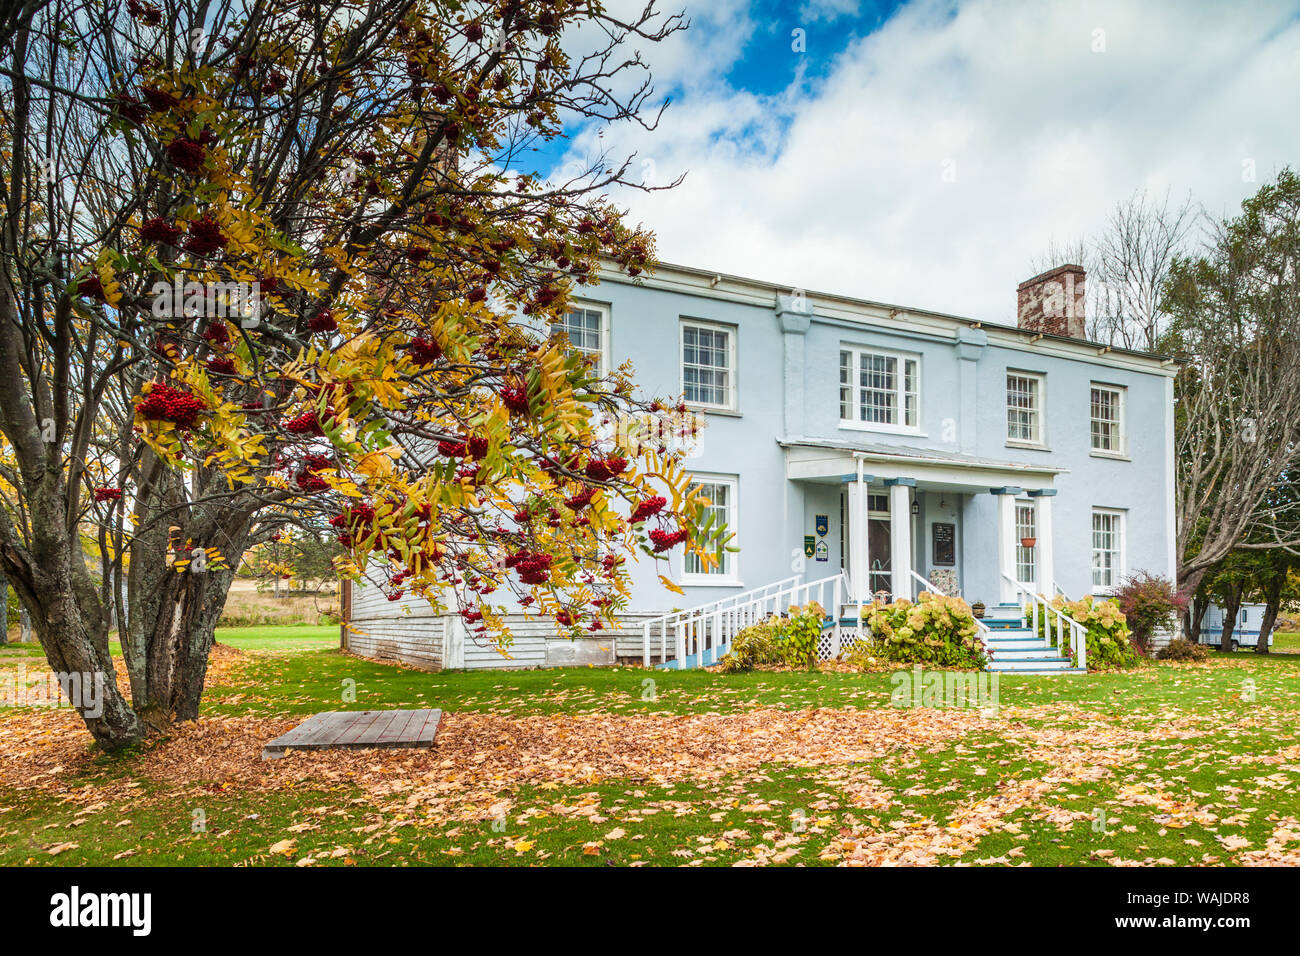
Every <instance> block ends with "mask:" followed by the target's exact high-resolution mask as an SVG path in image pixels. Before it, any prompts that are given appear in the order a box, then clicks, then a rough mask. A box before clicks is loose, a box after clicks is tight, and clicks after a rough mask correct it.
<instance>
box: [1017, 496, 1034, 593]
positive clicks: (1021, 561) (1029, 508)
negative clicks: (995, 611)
mask: <svg viewBox="0 0 1300 956" xmlns="http://www.w3.org/2000/svg"><path fill="white" fill-rule="evenodd" d="M1035 517H1036V516H1035V512H1034V503H1033V502H1032V501H1017V502H1016V580H1017V581H1019V582H1020V583H1021V584H1029V585H1032V584H1034V583H1035V580H1036V578H1037V557H1038V554H1037V544H1038V535H1037V533H1036V531H1035V530H1034V529H1035V527H1036V526H1037V522H1036V520H1035ZM1027 538H1032V539H1033V541H1034V543H1033V544H1028V545H1027V544H1025V543H1024V542H1025V539H1027Z"/></svg>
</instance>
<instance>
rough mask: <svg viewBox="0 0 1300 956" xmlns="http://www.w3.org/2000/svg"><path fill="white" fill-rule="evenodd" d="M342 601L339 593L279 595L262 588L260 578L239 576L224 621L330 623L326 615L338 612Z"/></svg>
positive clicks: (244, 624) (240, 624) (232, 624)
mask: <svg viewBox="0 0 1300 956" xmlns="http://www.w3.org/2000/svg"><path fill="white" fill-rule="evenodd" d="M282 593H285V592H282ZM338 601H339V599H338V594H337V593H331V594H304V593H302V592H289V593H287V596H283V597H278V598H277V597H276V596H275V593H274V592H273V591H259V590H258V589H257V582H256V581H249V580H245V579H236V580H235V582H234V584H232V585H231V587H230V595H229V596H228V597H227V598H226V607H225V610H224V611H223V612H222V615H221V624H222V625H223V626H226V627H259V626H266V625H275V624H307V625H316V624H328V623H329V620H328V619H327V617H326V615H331V614H334V615H336V614H337V613H338Z"/></svg>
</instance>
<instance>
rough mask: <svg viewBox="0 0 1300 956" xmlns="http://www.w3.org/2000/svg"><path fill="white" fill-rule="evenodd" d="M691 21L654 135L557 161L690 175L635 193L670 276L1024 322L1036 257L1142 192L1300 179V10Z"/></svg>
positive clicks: (840, 11) (798, 1) (690, 6)
mask: <svg viewBox="0 0 1300 956" xmlns="http://www.w3.org/2000/svg"><path fill="white" fill-rule="evenodd" d="M642 5H643V0H616V2H613V3H611V4H610V6H611V7H613V8H615V9H617V8H619V7H620V6H628V7H636V8H638V9H639V8H640V7H641V6H642ZM660 5H661V6H663V5H664V0H660ZM683 8H684V10H685V12H686V15H687V17H688V18H689V19H690V21H691V27H690V29H689V30H687V31H685V32H683V33H680V34H678V35H676V36H674V37H672V38H670V39H669V40H667V41H665V42H663V43H661V44H658V45H654V46H651V47H649V48H648V49H647V50H646V53H645V56H646V58H647V59H648V60H649V62H650V63H651V65H652V67H653V69H654V73H655V88H656V94H657V95H666V96H669V97H671V101H672V102H671V104H670V106H669V107H668V110H667V112H666V113H665V115H664V118H663V120H662V122H661V123H660V125H659V128H658V129H657V130H655V131H654V132H653V133H646V132H644V131H635V130H632V129H610V130H606V131H603V133H602V135H601V136H600V138H599V139H597V137H596V131H595V130H590V129H589V130H585V131H581V132H579V133H578V135H576V136H575V137H574V139H573V140H571V141H569V142H568V143H567V148H568V150H569V152H568V154H567V155H566V156H563V157H558V158H557V160H556V161H557V163H563V162H564V161H565V160H568V161H573V160H574V159H575V158H576V159H582V158H585V157H589V156H592V155H594V154H595V153H596V152H598V151H599V149H600V148H601V146H602V145H603V146H605V147H608V148H609V149H610V150H611V151H613V152H615V153H618V152H620V151H622V152H631V151H636V153H637V161H636V168H637V170H638V171H639V172H641V173H643V174H644V175H645V176H646V178H647V179H648V180H649V181H652V182H658V183H663V182H668V181H671V180H672V179H673V178H674V177H675V176H677V175H678V174H681V173H684V174H685V175H686V179H685V182H684V183H683V184H682V185H681V186H679V187H677V188H676V189H673V190H671V191H668V192H659V193H653V194H649V195H646V194H643V193H635V192H629V193H622V194H620V195H619V196H618V198H619V201H620V202H621V203H624V204H626V205H627V206H628V207H629V208H630V210H631V214H632V218H633V220H636V221H642V222H644V223H646V224H647V225H649V226H650V227H651V228H652V229H653V230H654V231H655V232H656V233H657V234H658V237H659V257H660V258H661V259H663V260H664V261H667V262H678V263H684V264H689V265H694V266H699V267H702V268H708V269H717V270H718V271H722V272H729V273H734V274H739V275H744V276H752V277H755V278H760V279H766V280H771V281H773V282H778V283H782V284H785V285H789V286H790V287H792V288H795V287H797V288H803V289H811V290H817V291H826V292H837V293H845V294H849V295H856V296H861V297H864V298H870V299H876V300H879V301H883V302H890V303H897V304H902V305H910V306H915V307H925V308H931V309H936V310H939V311H944V312H952V313H956V314H960V315H968V316H973V317H976V318H980V319H984V320H987V321H1001V322H1013V321H1014V319H1013V315H1014V305H1015V286H1016V284H1017V283H1018V282H1019V281H1020V280H1022V279H1025V278H1028V277H1029V274H1030V273H1029V267H1030V263H1031V260H1034V261H1037V260H1038V259H1039V258H1041V257H1042V255H1043V253H1044V251H1045V249H1046V247H1047V246H1048V245H1049V244H1051V243H1053V242H1055V243H1057V244H1061V243H1066V242H1070V241H1072V240H1077V239H1079V238H1080V237H1082V236H1084V235H1086V234H1089V233H1091V232H1092V231H1094V230H1096V229H1097V228H1098V227H1099V226H1100V224H1101V223H1102V222H1103V221H1104V219H1105V217H1106V215H1107V213H1108V212H1109V211H1110V209H1111V208H1112V207H1113V205H1114V204H1115V202H1116V201H1117V200H1120V199H1123V198H1125V197H1127V196H1129V195H1131V194H1132V193H1133V192H1134V191H1135V190H1139V189H1146V190H1148V191H1149V192H1151V193H1153V194H1155V195H1157V196H1159V197H1163V196H1164V195H1165V194H1166V192H1168V193H1169V194H1170V195H1171V197H1172V198H1173V199H1174V200H1179V199H1181V198H1183V197H1186V196H1187V195H1188V194H1189V193H1190V195H1191V196H1192V197H1193V198H1194V199H1195V200H1196V201H1197V202H1198V203H1200V204H1201V205H1203V206H1204V207H1205V208H1206V209H1207V211H1208V212H1210V213H1211V214H1215V215H1218V216H1222V215H1225V214H1228V213H1231V212H1232V211H1233V210H1234V209H1236V208H1237V206H1238V204H1239V203H1240V202H1241V200H1242V198H1244V197H1245V196H1247V195H1249V194H1251V193H1252V192H1253V191H1254V190H1255V189H1256V188H1258V186H1259V185H1260V184H1261V183H1262V182H1265V181H1267V180H1268V179H1270V178H1271V177H1272V176H1273V175H1274V173H1275V172H1276V171H1277V170H1278V169H1280V168H1281V167H1283V166H1285V165H1288V164H1290V165H1300V122H1297V117H1298V116H1300V109H1298V108H1297V107H1298V105H1300V0H1291V2H1281V0H1278V2H1272V0H1247V2H1231V3H1230V2H1219V3H1202V2H1195V0H1171V2H1157V0H1128V2H1042V0H1033V2H1012V0H970V2H964V0H962V2H935V0H912V2H906V3H901V4H900V3H886V4H880V3H876V4H873V3H869V2H866V0H863V2H855V0H793V2H784V3H782V2H775V0H755V2H743V0H677V3H672V2H669V3H668V4H667V6H666V9H671V10H677V9H683ZM796 31H798V32H796ZM800 41H802V42H800ZM1252 177H1253V181H1252Z"/></svg>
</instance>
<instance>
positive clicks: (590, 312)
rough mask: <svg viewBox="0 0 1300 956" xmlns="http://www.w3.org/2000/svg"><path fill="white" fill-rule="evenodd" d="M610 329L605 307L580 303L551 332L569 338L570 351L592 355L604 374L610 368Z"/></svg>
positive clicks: (597, 366)
mask: <svg viewBox="0 0 1300 956" xmlns="http://www.w3.org/2000/svg"><path fill="white" fill-rule="evenodd" d="M608 329H609V322H608V320H607V314H606V312H605V310H604V309H601V308H597V307H595V306H590V305H579V306H575V307H574V308H572V309H570V310H569V311H568V312H566V313H565V314H564V317H563V318H561V319H560V321H558V322H556V323H555V324H554V325H553V326H551V333H552V334H553V335H563V336H564V337H565V338H567V339H568V340H569V344H568V349H569V351H570V352H579V353H581V354H582V355H588V356H590V357H591V358H592V359H593V360H594V361H595V363H596V368H597V370H598V371H599V372H600V373H601V374H604V372H605V371H606V370H607V368H608V363H607V356H606V353H607V352H608V348H607V345H608Z"/></svg>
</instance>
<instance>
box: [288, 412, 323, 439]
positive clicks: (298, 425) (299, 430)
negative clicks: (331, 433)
mask: <svg viewBox="0 0 1300 956" xmlns="http://www.w3.org/2000/svg"><path fill="white" fill-rule="evenodd" d="M284 430H285V431H287V432H289V434H291V435H324V434H325V430H324V429H323V428H321V427H320V421H319V419H317V417H316V412H315V411H313V410H311V409H308V410H307V411H305V412H303V413H302V414H301V415H299V416H297V417H296V418H290V419H287V420H286V421H285V422H284Z"/></svg>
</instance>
